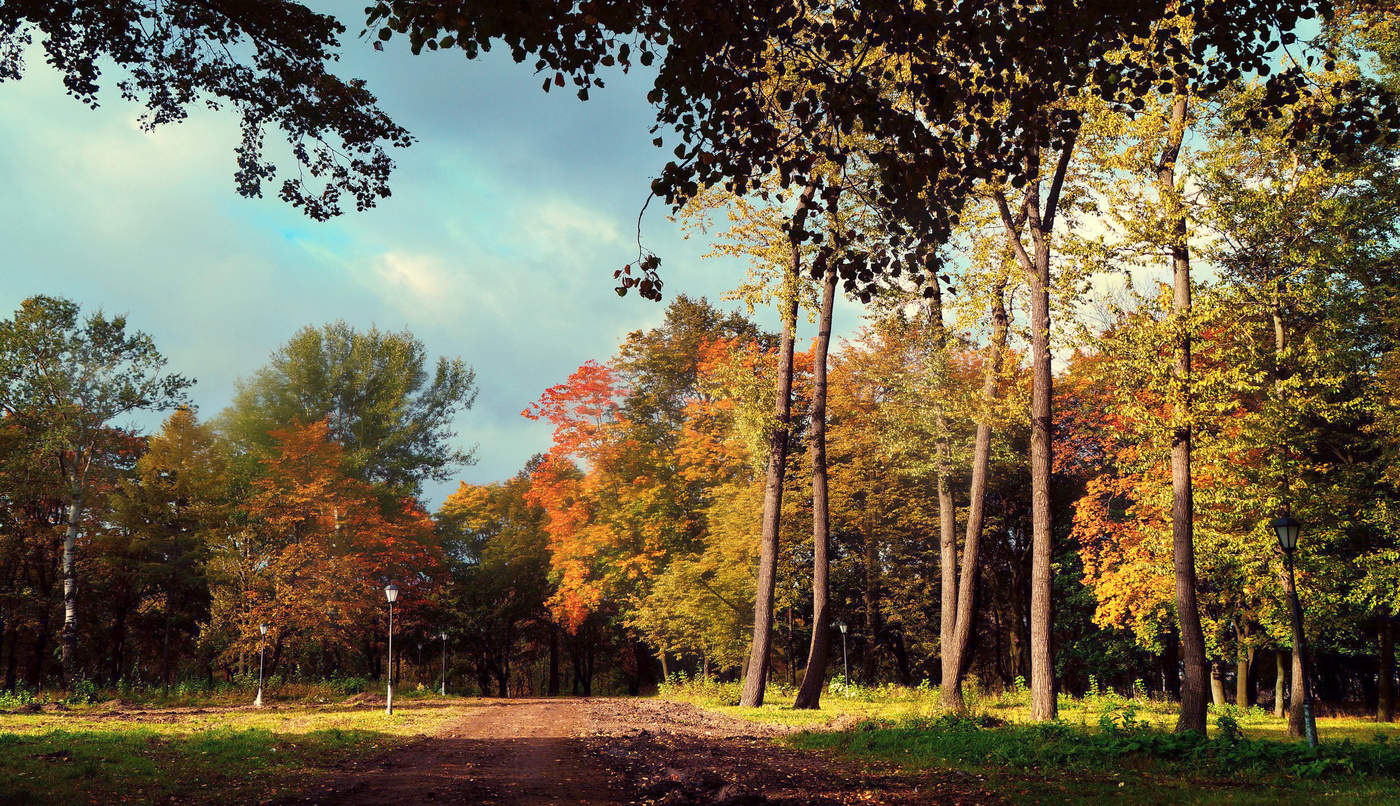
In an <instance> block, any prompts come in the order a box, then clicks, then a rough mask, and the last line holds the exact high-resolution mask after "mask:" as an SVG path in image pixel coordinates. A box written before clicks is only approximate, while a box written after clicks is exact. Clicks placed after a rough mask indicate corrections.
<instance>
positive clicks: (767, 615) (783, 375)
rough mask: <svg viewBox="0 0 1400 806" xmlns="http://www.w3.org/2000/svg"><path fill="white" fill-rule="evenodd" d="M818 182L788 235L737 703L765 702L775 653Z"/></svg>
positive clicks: (806, 194) (806, 195) (805, 197)
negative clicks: (747, 638)
mask: <svg viewBox="0 0 1400 806" xmlns="http://www.w3.org/2000/svg"><path fill="white" fill-rule="evenodd" d="M815 192H816V186H815V185H812V184H809V185H808V186H807V188H806V189H805V190H804V191H803V192H802V198H801V199H800V200H799V201H798V204H797V211H796V212H794V213H793V215H792V229H791V231H790V233H789V240H790V245H791V255H790V259H789V264H788V272H787V274H788V276H787V283H788V289H787V291H788V298H787V299H786V300H785V301H784V307H785V310H784V311H783V334H782V338H781V340H780V341H779V345H778V384H777V387H778V388H777V391H776V393H775V395H774V400H773V427H772V430H771V431H770V432H769V435H768V469H767V472H766V473H765V474H764V480H763V521H762V524H761V527H760V529H761V534H760V536H759V554H758V584H757V589H756V591H755V596H754V607H753V642H752V644H751V645H750V647H749V662H748V668H747V670H746V673H745V675H744V690H743V694H742V696H740V698H739V704H740V705H741V706H744V707H746V708H757V707H758V706H760V705H762V704H763V691H764V688H765V687H766V686H767V685H768V670H769V665H770V664H771V662H772V654H773V593H774V591H775V589H776V587H777V581H778V530H779V526H780V525H781V522H782V515H783V476H784V475H785V474H786V472H787V443H788V432H789V431H790V429H791V421H792V344H793V329H794V328H795V327H796V326H797V284H798V283H799V282H800V278H801V269H802V233H803V226H804V224H805V223H806V221H807V212H808V209H809V208H810V206H811V203H812V195H813V194H814V193H815Z"/></svg>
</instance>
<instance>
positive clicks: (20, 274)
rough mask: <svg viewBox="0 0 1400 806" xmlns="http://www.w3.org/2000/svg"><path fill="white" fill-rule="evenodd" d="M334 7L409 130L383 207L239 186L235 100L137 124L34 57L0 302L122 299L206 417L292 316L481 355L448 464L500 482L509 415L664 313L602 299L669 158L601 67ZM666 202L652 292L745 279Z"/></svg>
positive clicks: (0, 132)
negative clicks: (657, 282)
mask: <svg viewBox="0 0 1400 806" xmlns="http://www.w3.org/2000/svg"><path fill="white" fill-rule="evenodd" d="M346 22H347V26H348V27H349V28H350V32H351V34H352V36H351V38H350V39H349V40H348V41H347V42H346V43H345V47H344V51H345V54H344V59H343V61H342V66H341V68H340V72H341V73H342V74H345V75H354V76H359V77H362V78H365V79H366V80H368V82H369V84H370V87H371V89H372V90H373V91H374V92H375V93H376V94H378V95H379V98H380V101H381V105H382V106H383V108H385V109H386V110H387V111H388V112H389V113H390V114H391V116H393V117H394V118H395V120H397V121H398V122H399V123H401V124H402V125H404V126H406V127H407V128H408V129H410V130H411V131H412V132H413V133H414V134H415V135H416V136H417V137H418V138H419V142H418V143H417V144H416V145H415V146H413V147H412V148H409V149H407V150H400V151H397V152H396V154H395V158H396V161H397V163H398V169H397V171H396V172H395V174H394V177H393V180H392V186H393V193H394V195H393V197H392V198H391V199H388V200H386V201H384V202H383V203H381V205H380V206H379V207H377V208H375V209H373V210H371V211H368V212H366V213H353V212H352V213H348V214H346V215H344V216H342V217H340V218H338V219H335V220H333V221H331V222H329V223H325V224H318V223H316V222H313V221H311V220H309V219H307V218H305V217H304V216H302V215H301V214H300V213H298V212H296V211H294V210H292V209H290V208H288V207H286V206H284V205H282V204H281V203H280V202H278V201H277V200H275V199H274V198H269V199H263V200H246V199H243V198H240V197H239V196H237V194H236V193H235V192H234V190H233V179H232V174H233V170H234V157H233V147H234V145H235V143H236V140H237V135H238V131H237V127H236V125H235V122H234V120H233V118H232V117H231V116H228V115H224V114H218V113H208V112H198V113H196V114H195V115H193V116H192V118H191V119H190V120H188V121H186V122H184V123H181V124H178V125H175V126H170V127H165V128H162V129H160V130H158V131H157V132H155V133H152V134H147V133H144V132H142V131H140V129H139V128H138V126H137V125H136V118H137V115H138V114H139V111H140V110H139V109H138V108H136V107H133V106H130V105H127V104H123V103H121V102H120V101H119V100H118V99H117V98H116V96H115V94H114V93H111V92H108V93H106V94H104V95H103V96H102V97H103V101H104V104H103V106H102V107H101V108H100V109H98V110H97V111H95V112H94V111H90V110H88V109H87V108H86V107H83V106H81V105H80V104H78V103H76V102H74V101H73V100H72V99H70V98H68V97H67V96H66V95H64V93H63V89H62V86H61V85H60V84H59V81H58V78H57V76H56V75H55V74H54V73H53V72H52V71H50V70H49V69H48V68H47V67H46V66H45V65H44V64H43V61H42V57H41V55H40V54H38V53H37V52H36V53H34V54H32V57H31V58H30V59H29V64H28V70H27V72H26V74H25V77H24V78H23V79H22V80H20V81H18V82H8V83H0V120H2V121H4V123H3V125H0V176H4V177H5V179H6V189H5V192H4V193H3V194H0V240H2V241H3V244H4V258H3V261H0V310H2V311H3V315H8V313H9V312H10V311H13V310H14V308H15V307H17V306H18V304H19V302H20V300H22V299H24V298H25V297H27V296H30V295H32V294H38V293H44V294H54V295H60V296H65V297H69V298H71V299H73V300H75V301H78V302H80V303H82V304H83V305H84V306H85V307H92V308H98V307H100V308H103V309H105V310H107V311H109V312H124V313H127V314H128V315H129V316H130V321H131V323H132V325H133V326H134V327H137V328H140V329H142V330H145V331H147V332H149V333H150V334H151V335H152V336H153V337H154V338H155V339H156V341H157V344H158V345H159V346H160V348H161V349H162V350H163V351H164V352H165V354H166V355H167V356H168V357H169V359H170V364H171V369H172V370H174V371H177V372H181V373H184V374H186V375H189V376H192V377H194V378H196V379H197V380H198V383H197V385H196V386H195V388H194V390H193V397H194V400H195V402H196V403H197V404H198V406H199V409H200V412H201V414H202V415H203V416H214V415H216V414H217V413H218V412H219V411H220V410H222V409H223V408H224V406H225V405H227V403H228V401H229V398H230V396H231V395H232V392H233V388H234V382H235V380H236V379H237V378H239V377H245V376H247V375H250V374H251V373H252V372H253V371H255V370H256V369H257V368H258V367H259V366H261V365H262V364H263V363H265V361H266V359H267V357H268V355H269V353H271V352H272V351H273V350H274V349H276V348H277V347H278V346H279V345H280V344H282V343H283V342H285V341H286V340H287V338H288V337H289V336H291V335H292V333H293V332H295V331H296V330H297V329H298V328H300V327H302V326H303V325H307V324H321V323H324V322H327V321H331V320H335V319H345V320H346V321H348V322H350V323H351V324H352V325H355V326H357V327H368V326H370V325H377V326H379V327H381V328H388V329H395V330H397V329H402V328H407V329H409V330H412V331H413V332H414V333H415V334H417V335H418V336H419V337H420V338H421V339H423V341H424V342H425V343H426V345H427V347H428V350H429V351H430V352H431V353H433V354H435V355H450V356H461V357H462V358H463V359H465V360H466V361H467V362H468V363H469V364H471V365H472V366H473V367H475V368H476V370H477V379H478V382H479V385H480V396H479V398H478V401H477V404H476V406H475V407H474V408H473V409H472V411H471V412H470V413H468V414H467V415H466V416H464V417H463V418H462V419H461V421H460V422H459V432H460V437H459V438H460V440H461V442H463V443H464V444H478V445H479V451H478V456H479V462H478V464H477V465H476V466H474V467H471V468H466V469H464V470H463V471H462V472H461V474H460V475H461V478H463V479H466V480H469V481H476V482H481V481H489V480H493V479H499V478H503V477H506V476H508V475H510V474H512V473H514V472H515V471H516V470H517V469H518V468H519V467H520V466H521V465H522V464H523V463H524V461H525V460H526V459H528V458H529V456H530V455H531V454H533V453H535V452H537V451H539V450H543V449H544V448H546V447H547V446H548V444H549V430H548V428H547V427H546V426H543V425H541V424H538V423H532V422H529V421H527V420H525V419H523V418H521V417H520V411H521V409H523V408H524V407H525V406H526V405H527V404H529V403H530V402H531V401H532V400H534V399H535V398H536V397H537V396H538V394H539V393H540V391H542V390H543V389H544V388H545V387H547V386H549V385H551V384H553V383H557V382H559V381H561V380H563V378H565V377H566V376H567V375H568V374H569V372H571V371H572V369H573V368H574V367H576V366H578V365H579V364H580V363H582V362H583V361H585V360H587V359H590V358H596V359H603V358H606V357H607V356H608V355H610V354H611V353H612V352H613V350H614V349H615V348H616V346H617V343H618V341H619V340H620V339H621V338H622V337H623V336H624V335H625V334H626V333H628V332H629V331H631V330H634V329H637V328H645V327H650V326H653V325H655V324H657V323H659V322H660V319H661V316H662V312H663V310H664V306H663V305H658V304H656V303H651V302H646V301H644V300H641V299H639V298H638V297H636V296H631V295H629V296H628V297H627V298H625V299H624V298H619V297H618V296H617V295H616V294H615V293H614V292H613V290H612V287H613V282H612V280H611V275H612V272H613V270H614V269H616V268H618V267H620V266H621V265H622V264H623V263H626V262H628V261H630V260H632V259H633V257H634V256H635V253H636V246H635V226H636V224H635V222H636V217H637V211H638V209H639V206H640V204H641V202H642V201H643V199H644V198H645V194H646V189H647V187H648V184H649V182H650V179H651V177H652V176H653V175H654V174H655V173H656V172H657V170H658V169H659V168H660V166H661V165H662V164H664V162H665V158H666V154H667V152H665V151H663V150H661V149H657V148H655V147H653V146H652V145H651V137H652V135H650V134H648V131H647V130H648V128H650V126H651V124H652V121H653V116H652V110H651V108H650V107H649V106H648V105H647V104H646V103H645V101H644V95H645V92H646V90H647V88H648V78H647V77H646V76H644V75H640V74H633V75H631V76H621V75H615V76H609V77H608V87H607V89H606V90H603V91H594V92H593V94H592V99H591V100H589V101H588V102H586V103H583V102H579V101H578V100H577V99H576V98H575V97H574V96H573V95H572V94H571V93H563V92H559V93H550V94H548V95H546V94H544V93H542V92H541V91H540V82H539V80H538V79H537V78H536V76H535V75H534V73H533V72H532V71H531V69H530V68H529V67H528V65H517V64H515V63H514V62H512V61H511V60H510V59H509V57H508V56H506V55H505V54H502V53H499V52H496V53H493V54H489V55H488V56H487V58H484V59H482V60H478V61H474V62H468V61H466V60H465V59H464V58H463V57H462V56H461V55H460V54H459V53H456V52H454V53H452V54H444V53H437V54H428V53H425V54H424V55H422V56H417V57H415V56H412V55H410V54H409V53H408V52H407V48H406V44H405V43H402V42H398V43H393V45H396V46H391V47H389V48H387V50H386V51H385V52H382V53H381V52H376V51H374V50H372V49H371V48H370V47H369V45H368V43H367V42H363V41H360V40H357V39H354V38H353V33H354V32H355V31H358V30H359V27H358V25H356V23H355V21H354V20H350V19H347V20H346ZM664 213H665V211H664V210H662V209H658V207H657V206H656V205H653V208H652V212H650V213H649V214H648V217H647V220H646V221H645V224H644V230H643V233H644V240H645V242H646V243H647V245H648V246H649V247H651V248H653V249H654V250H655V251H656V252H657V253H658V254H660V255H661V256H662V257H663V259H664V265H663V272H664V273H663V278H664V279H665V281H666V295H667V298H668V299H670V298H672V297H673V296H674V295H675V294H677V293H682V292H683V293H687V294H691V295H695V296H699V295H707V296H709V297H710V298H711V299H717V298H718V297H719V296H720V295H721V294H723V292H724V291H725V290H726V289H728V288H730V287H731V286H733V285H734V284H736V283H737V282H738V281H739V280H740V279H741V277H742V274H743V267H742V266H741V265H738V264H735V263H732V262H725V261H715V260H702V259H701V258H700V255H701V253H703V252H704V251H706V248H705V247H706V245H705V244H703V243H700V242H697V241H695V240H684V239H683V238H682V233H681V232H680V228H679V225H677V224H674V223H672V222H670V221H669V220H667V218H666V216H665V215H664ZM854 311H855V309H854V307H853V306H843V309H842V310H841V311H839V318H838V321H837V331H838V333H839V332H849V331H850V330H852V329H853V328H854V327H855V326H857V325H858V321H857V315H856V313H855V312H854ZM760 318H761V319H764V321H765V323H766V324H768V325H769V326H772V325H773V320H772V319H771V317H766V318H765V317H760ZM810 329H811V328H810V327H808V328H807V330H810ZM800 335H801V336H802V338H803V339H807V338H810V336H811V333H810V332H806V333H802V334H800ZM141 424H142V425H146V426H149V423H141ZM453 486H455V483H454V484H451V485H436V486H433V487H432V488H430V489H429V490H428V491H427V492H428V498H429V499H430V500H431V501H432V502H433V503H436V502H437V501H440V500H441V497H442V496H443V495H444V494H445V492H446V491H447V490H449V489H450V488H451V487H453Z"/></svg>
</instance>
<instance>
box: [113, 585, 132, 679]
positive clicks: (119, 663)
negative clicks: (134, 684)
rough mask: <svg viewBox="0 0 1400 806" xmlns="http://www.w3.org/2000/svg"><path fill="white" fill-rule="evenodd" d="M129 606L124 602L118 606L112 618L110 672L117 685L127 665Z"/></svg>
mask: <svg viewBox="0 0 1400 806" xmlns="http://www.w3.org/2000/svg"><path fill="white" fill-rule="evenodd" d="M128 609H129V608H128V607H127V605H126V604H125V602H123V604H122V605H120V606H119V607H117V608H116V612H115V613H114V614H113V619H112V638H111V641H112V649H111V653H112V665H111V667H110V669H111V671H110V672H109V673H108V677H109V678H110V681H111V684H112V685H114V686H115V685H116V684H117V683H118V682H119V681H120V680H121V677H122V668H123V667H124V666H125V665H126V664H125V661H126V618H127V611H128Z"/></svg>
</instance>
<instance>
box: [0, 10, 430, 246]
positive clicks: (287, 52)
mask: <svg viewBox="0 0 1400 806" xmlns="http://www.w3.org/2000/svg"><path fill="white" fill-rule="evenodd" d="M344 32H345V27H344V26H343V25H341V24H340V23H339V22H337V21H336V19H335V18H334V17H331V16H329V15H326V14H320V13H317V12H314V11H312V10H310V9H308V8H306V7H305V6H304V5H302V4H300V3H294V2H285V1H284V0H256V1H249V0H242V1H241V2H240V1H239V0H163V1H162V0H133V1H132V2H122V3H105V2H96V1H95V0H92V1H90V2H73V0H67V1H66V2H65V0H54V1H51V0H6V2H5V3H3V4H0V81H4V80H7V79H9V80H13V79H18V78H19V77H20V76H21V75H22V74H23V69H24V58H25V56H26V55H27V53H28V52H29V51H32V50H33V49H34V48H40V49H42V51H43V54H44V57H45V58H46V60H47V61H48V63H49V64H51V65H52V66H53V67H54V68H55V69H57V70H58V72H59V73H60V74H61V75H62V76H63V85H64V88H65V89H66V90H67V92H68V94H69V95H70V96H72V97H73V98H75V99H77V100H78V101H79V102H81V103H84V104H86V105H88V106H90V107H92V108H94V109H95V108H97V105H98V96H99V93H100V90H101V89H102V78H103V75H102V70H103V67H104V66H105V65H106V64H108V63H111V64H113V65H115V66H116V68H117V69H118V70H119V71H120V73H121V76H120V78H118V79H117V81H116V88H117V92H118V93H119V94H120V96H121V97H122V98H125V99H127V100H131V101H136V102H139V103H141V104H143V105H144V106H145V107H146V112H145V114H144V115H143V116H142V118H141V124H142V125H143V126H144V127H146V128H147V129H153V128H155V127H156V126H160V125H162V124H166V123H174V122H178V121H181V120H183V119H184V118H185V117H187V116H188V115H189V110H190V108H191V107H192V106H206V107H210V108H216V109H217V108H224V107H227V108H231V109H233V110H235V111H236V112H237V114H238V116H239V118H240V119H241V127H242V130H243V137H242V141H241V142H240V143H239V145H238V148H237V149H236V157H237V164H238V168H237V170H236V171H235V173H234V182H235V185H236V187H237V190H238V192H239V194H241V195H243V196H249V197H254V196H261V195H262V192H263V187H264V186H265V185H266V184H267V183H268V182H276V183H278V185H279V188H278V191H277V192H278V195H279V196H280V197H281V198H282V199H283V200H284V201H286V202H288V203H289V204H292V205H293V206H295V207H298V208H301V209H302V210H303V211H305V212H306V214H307V215H309V216H311V217H312V218H314V219H317V220H324V219H327V218H330V217H332V216H335V215H338V214H340V212H341V210H342V200H343V198H344V197H345V196H347V195H348V196H349V197H350V198H352V199H353V200H354V205H355V208H356V209H357V210H363V209H365V208H367V207H371V206H373V205H374V203H375V202H376V200H378V199H380V198H384V197H387V196H388V195H389V185H388V181H389V173H390V171H391V170H392V169H393V161H392V160H391V159H390V158H389V156H388V154H387V153H386V148H387V147H391V146H407V145H408V144H409V143H410V142H412V138H411V137H410V136H409V134H408V132H407V131H406V130H404V129H403V128H402V127H400V126H398V125H397V124H395V123H394V122H393V121H391V120H390V119H389V118H388V116H387V115H385V114H384V113H383V112H382V111H380V109H379V108H378V107H377V106H376V100H375V97H374V95H372V94H371V93H370V92H369V90H368V89H366V88H365V84H364V82H363V81H360V80H357V79H342V78H340V77H338V76H336V75H334V74H333V73H331V72H329V71H328V70H327V65H328V64H329V63H330V62H332V61H335V59H336V58H337V54H336V50H337V48H338V47H339V45H340V41H339V37H340V36H341V35H342V34H343V33H344ZM36 34H37V35H38V37H37V40H38V41H37V43H36V42H35V40H36V36H35V35H36ZM269 130H278V131H280V132H282V134H283V135H285V137H286V140H287V148H288V155H287V156H288V157H289V158H290V160H291V161H292V162H293V163H295V164H294V165H293V166H291V167H290V168H287V169H284V168H280V167H279V166H278V165H276V164H274V163H273V162H272V159H271V158H270V157H269V156H268V154H267V153H266V149H265V147H264V145H265V144H264V140H265V137H266V134H267V132H268V131H269ZM279 180H280V181H279Z"/></svg>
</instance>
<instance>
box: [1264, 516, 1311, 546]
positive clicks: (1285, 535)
mask: <svg viewBox="0 0 1400 806" xmlns="http://www.w3.org/2000/svg"><path fill="white" fill-rule="evenodd" d="M1269 526H1271V527H1273V530H1274V537H1276V538H1278V545H1279V548H1281V549H1283V550H1284V551H1285V552H1288V553H1289V554H1292V553H1293V550H1294V549H1296V548H1297V547H1298V533H1299V532H1300V531H1302V529H1303V524H1301V523H1299V522H1298V521H1296V520H1294V519H1293V518H1292V517H1291V516H1289V515H1284V516H1283V517H1280V518H1274V519H1273V520H1272V521H1271V522H1270V523H1269Z"/></svg>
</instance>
